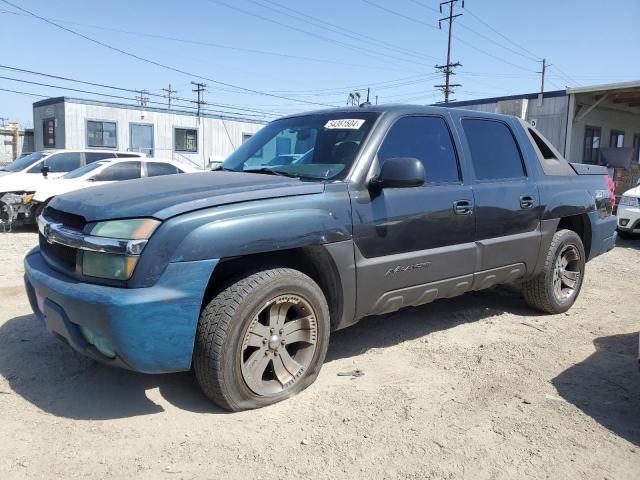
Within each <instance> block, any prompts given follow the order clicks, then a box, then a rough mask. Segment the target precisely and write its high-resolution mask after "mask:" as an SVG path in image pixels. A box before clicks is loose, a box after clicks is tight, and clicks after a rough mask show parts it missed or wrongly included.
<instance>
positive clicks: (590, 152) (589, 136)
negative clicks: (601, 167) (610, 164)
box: [582, 127, 602, 163]
mask: <svg viewBox="0 0 640 480" xmlns="http://www.w3.org/2000/svg"><path fill="white" fill-rule="evenodd" d="M601 136H602V129H601V128H599V127H585V129H584V154H583V156H582V162H583V163H598V159H599V158H600V138H601Z"/></svg>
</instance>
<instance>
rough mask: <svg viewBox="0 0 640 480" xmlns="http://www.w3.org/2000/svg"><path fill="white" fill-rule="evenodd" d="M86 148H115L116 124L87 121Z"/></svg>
mask: <svg viewBox="0 0 640 480" xmlns="http://www.w3.org/2000/svg"><path fill="white" fill-rule="evenodd" d="M87 146H88V147H97V148H116V147H117V146H118V138H117V135H116V122H101V121H95V120H87Z"/></svg>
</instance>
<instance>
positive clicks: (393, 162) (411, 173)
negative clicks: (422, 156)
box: [369, 157, 426, 189]
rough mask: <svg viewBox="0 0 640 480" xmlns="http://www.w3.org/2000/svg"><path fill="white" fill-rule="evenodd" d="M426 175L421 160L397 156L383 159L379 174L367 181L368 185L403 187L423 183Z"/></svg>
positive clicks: (373, 186) (417, 185)
mask: <svg viewBox="0 0 640 480" xmlns="http://www.w3.org/2000/svg"><path fill="white" fill-rule="evenodd" d="M425 181H426V175H425V172H424V166H423V165H422V162H421V161H420V160H418V159H417V158H411V157H397V158H389V159H387V160H385V162H384V163H383V164H382V167H381V168H380V174H379V175H377V176H375V177H373V178H372V179H371V180H370V181H369V187H371V188H376V189H381V188H405V187H419V186H421V185H424V182H425Z"/></svg>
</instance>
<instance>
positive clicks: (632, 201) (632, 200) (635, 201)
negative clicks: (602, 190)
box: [620, 195, 640, 207]
mask: <svg viewBox="0 0 640 480" xmlns="http://www.w3.org/2000/svg"><path fill="white" fill-rule="evenodd" d="M639 204H640V198H638V197H629V196H627V195H623V196H622V198H620V205H625V206H628V207H637V206H638V205H639Z"/></svg>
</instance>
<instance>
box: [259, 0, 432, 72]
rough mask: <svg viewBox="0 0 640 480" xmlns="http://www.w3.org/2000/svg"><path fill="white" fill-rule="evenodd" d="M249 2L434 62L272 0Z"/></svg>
mask: <svg viewBox="0 0 640 480" xmlns="http://www.w3.org/2000/svg"><path fill="white" fill-rule="evenodd" d="M250 1H251V3H254V4H256V5H260V6H261V7H263V8H274V7H275V8H276V11H279V12H280V13H281V14H282V15H285V16H288V17H290V18H294V19H295V16H293V15H291V12H293V13H294V14H295V15H297V16H298V18H299V19H301V21H303V22H305V23H309V24H311V25H315V26H317V27H319V28H323V29H325V30H328V31H330V32H333V33H337V34H339V35H343V36H346V37H348V38H351V39H354V40H357V41H360V42H366V43H369V44H371V45H375V46H377V47H383V48H386V49H389V50H392V51H395V52H399V53H402V54H404V55H410V56H412V57H416V58H431V59H433V60H436V57H433V56H430V55H427V54H425V53H423V52H419V51H416V50H411V49H408V48H405V47H401V46H398V45H393V44H391V43H388V42H385V41H382V40H379V39H377V38H375V37H371V36H369V35H365V34H363V33H359V32H356V31H354V30H350V29H348V28H345V27H342V26H338V25H335V24H333V23H330V22H327V21H325V20H322V19H319V18H317V17H314V16H312V15H308V14H305V13H303V12H300V11H299V10H295V9H293V8H291V7H289V6H284V5H282V4H280V3H278V2H275V1H273V0H262V2H259V1H256V0H250ZM264 3H267V4H270V5H271V7H269V6H265V5H264ZM283 10H284V11H283ZM305 19H310V20H311V21H309V20H305ZM318 24H320V25H318ZM363 39H364V40H363Z"/></svg>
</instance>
